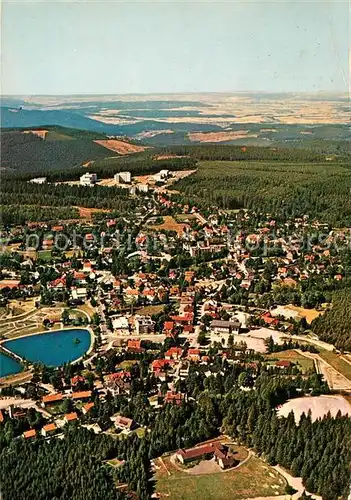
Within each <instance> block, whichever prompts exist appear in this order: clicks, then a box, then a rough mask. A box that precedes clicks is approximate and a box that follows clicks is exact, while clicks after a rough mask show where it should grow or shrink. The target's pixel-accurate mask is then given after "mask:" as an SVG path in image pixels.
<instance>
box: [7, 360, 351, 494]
mask: <svg viewBox="0 0 351 500" xmlns="http://www.w3.org/2000/svg"><path fill="white" fill-rule="evenodd" d="M221 371H222V373H218V374H217V375H212V376H211V377H209V378H206V377H204V376H203V374H202V373H200V372H198V371H197V368H196V367H193V368H192V370H191V372H190V374H189V376H188V377H187V379H185V380H184V381H181V384H182V385H184V387H183V389H185V390H186V392H187V394H188V397H189V398H190V400H189V402H184V403H183V404H182V405H181V406H177V405H166V406H165V407H163V409H161V410H160V412H159V413H158V414H157V415H156V416H155V413H154V412H153V410H152V408H151V407H150V406H149V403H148V400H147V398H146V397H145V395H144V394H145V390H146V389H147V387H146V386H145V385H144V383H143V382H142V380H141V379H136V380H135V381H134V383H133V388H132V393H131V395H132V398H131V400H130V401H129V402H128V401H127V400H126V399H125V397H124V396H117V397H115V398H114V399H113V398H109V399H108V402H106V403H100V402H96V408H95V409H94V412H95V416H97V417H98V419H99V420H98V421H99V423H100V424H101V425H102V426H103V425H104V421H106V419H108V418H109V415H111V414H113V412H114V411H116V410H118V411H121V412H122V413H123V414H124V415H126V416H132V417H133V418H135V419H137V420H138V421H139V422H140V423H142V424H144V425H147V426H149V427H150V429H151V432H150V433H147V434H146V435H145V437H144V438H141V439H139V438H138V437H137V436H135V435H134V436H131V437H129V438H128V439H122V440H116V439H113V438H110V437H108V436H105V435H94V434H93V433H90V432H89V431H87V430H85V429H78V428H75V427H74V426H73V427H72V428H68V429H66V430H65V438H64V439H63V440H59V439H52V440H50V442H45V441H41V440H39V439H37V440H36V441H35V442H34V443H24V442H23V441H22V439H13V435H14V427H13V425H14V424H13V423H12V422H7V423H5V424H2V425H1V426H0V442H1V448H2V451H1V455H0V459H1V463H2V467H1V469H0V481H1V484H2V495H3V499H4V500H9V499H12V498H13V491H14V488H15V490H16V492H17V496H16V498H18V499H19V500H20V499H23V500H31V499H33V500H34V499H35V500H39V499H42V500H46V499H47V498H56V499H70V500H78V499H79V500H81V499H82V500H83V499H84V500H89V499H91V500H93V499H94V500H95V499H97V498H107V499H117V500H118V499H121V498H124V495H123V494H122V493H121V490H116V489H115V488H114V484H116V482H117V481H118V482H119V484H128V485H129V489H130V490H132V491H135V492H136V493H137V496H138V498H140V499H142V500H145V499H147V498H150V495H151V494H152V490H153V483H152V482H150V481H149V479H150V459H152V458H154V457H157V456H160V455H161V454H163V453H164V452H167V451H171V450H176V449H178V448H180V447H189V446H192V445H194V444H196V443H197V442H200V441H202V440H205V439H208V438H211V437H214V436H216V435H218V434H219V433H220V432H221V431H222V432H225V433H227V434H229V435H230V436H232V437H233V438H235V439H236V440H237V441H238V442H240V443H243V444H246V445H248V446H252V447H254V449H255V450H256V452H257V453H258V454H259V455H262V456H263V457H265V458H266V459H267V461H268V462H269V463H270V464H272V465H274V464H277V463H279V464H281V465H283V466H285V467H287V468H288V469H289V470H290V471H291V472H292V474H293V475H297V476H302V478H303V480H304V484H305V486H306V488H307V489H308V490H309V491H311V492H315V493H318V494H320V495H322V496H323V499H325V500H336V499H337V498H339V497H341V496H344V497H346V496H347V494H348V488H349V470H348V467H349V462H350V459H351V455H350V453H351V446H350V444H351V421H350V419H349V418H348V417H342V416H340V415H338V416H337V417H336V418H331V417H330V416H327V417H325V418H323V419H322V420H317V421H315V422H312V420H311V417H310V415H307V416H306V415H305V416H303V417H302V420H301V422H300V425H296V423H295V421H294V417H293V415H292V414H290V415H289V416H288V417H287V418H278V417H277V415H276V412H275V407H276V405H278V404H282V403H283V402H284V401H286V400H287V399H288V398H291V397H296V396H297V395H301V394H303V393H304V392H305V393H310V392H311V391H312V394H320V393H321V392H322V393H323V392H326V391H327V390H328V389H327V386H326V385H325V384H323V383H322V382H321V380H320V376H318V375H313V376H311V377H309V378H308V379H303V378H301V377H300V376H298V377H295V378H293V379H292V378H289V379H288V378H285V377H281V376H274V375H273V376H272V375H269V374H267V373H265V372H264V371H262V372H261V374H260V375H259V376H258V378H257V380H256V383H255V387H256V390H255V391H251V392H243V391H242V390H241V389H240V387H239V384H240V383H241V382H240V381H241V380H242V376H241V378H240V375H242V373H246V376H245V378H246V379H247V378H248V379H250V377H251V374H250V371H249V372H243V367H241V366H240V365H233V366H232V367H229V366H228V365H226V366H223V367H222V370H221ZM298 391H300V392H298ZM301 391H302V392H301ZM114 457H117V458H119V459H120V460H125V461H126V463H125V464H124V465H122V466H120V467H119V468H117V469H114V470H113V469H112V468H110V467H109V466H108V465H107V464H105V465H104V464H103V461H105V460H107V459H109V458H114ZM48 471H50V473H49V474H48Z"/></svg>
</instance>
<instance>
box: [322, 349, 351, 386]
mask: <svg viewBox="0 0 351 500" xmlns="http://www.w3.org/2000/svg"><path fill="white" fill-rule="evenodd" d="M319 355H320V357H321V358H323V359H324V360H325V361H326V362H327V363H329V364H330V365H331V366H332V367H333V368H335V370H337V371H338V372H339V373H341V375H344V377H346V378H347V379H349V380H351V365H350V364H349V363H347V362H346V361H344V360H343V359H342V358H340V356H339V355H338V354H336V353H335V352H331V351H326V350H324V349H320V352H319Z"/></svg>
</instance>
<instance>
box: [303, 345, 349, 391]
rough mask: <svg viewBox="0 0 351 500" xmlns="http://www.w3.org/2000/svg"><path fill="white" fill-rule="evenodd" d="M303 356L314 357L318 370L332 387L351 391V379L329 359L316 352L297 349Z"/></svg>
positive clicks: (337, 389)
mask: <svg viewBox="0 0 351 500" xmlns="http://www.w3.org/2000/svg"><path fill="white" fill-rule="evenodd" d="M296 350H297V352H299V353H300V354H301V355H302V356H305V357H306V358H309V359H312V360H313V361H314V364H315V367H316V372H317V373H320V374H322V375H323V376H324V378H325V380H326V381H327V383H328V385H329V387H330V389H334V390H336V391H351V381H350V380H348V379H347V378H346V377H345V376H344V375H342V374H341V373H340V372H338V371H337V370H336V369H335V368H333V367H332V366H331V365H330V364H329V363H328V362H327V361H325V360H324V359H323V358H321V357H320V356H319V354H314V353H311V352H303V351H300V350H299V349H296Z"/></svg>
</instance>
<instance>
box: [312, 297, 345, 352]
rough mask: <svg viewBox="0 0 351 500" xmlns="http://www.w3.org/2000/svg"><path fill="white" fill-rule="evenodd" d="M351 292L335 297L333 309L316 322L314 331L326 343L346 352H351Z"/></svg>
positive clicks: (313, 325) (313, 326)
mask: <svg viewBox="0 0 351 500" xmlns="http://www.w3.org/2000/svg"><path fill="white" fill-rule="evenodd" d="M350 325H351V290H350V289H345V290H343V291H341V292H338V293H336V294H335V295H334V298H333V302H332V307H331V309H330V310H329V311H327V312H326V313H325V314H323V315H322V316H319V317H318V318H317V319H315V320H314V322H313V324H312V328H313V331H314V332H315V333H316V334H317V335H318V336H319V337H320V338H321V339H322V340H325V341H326V342H330V343H331V344H334V345H335V347H337V348H338V349H341V350H345V351H351V326H350Z"/></svg>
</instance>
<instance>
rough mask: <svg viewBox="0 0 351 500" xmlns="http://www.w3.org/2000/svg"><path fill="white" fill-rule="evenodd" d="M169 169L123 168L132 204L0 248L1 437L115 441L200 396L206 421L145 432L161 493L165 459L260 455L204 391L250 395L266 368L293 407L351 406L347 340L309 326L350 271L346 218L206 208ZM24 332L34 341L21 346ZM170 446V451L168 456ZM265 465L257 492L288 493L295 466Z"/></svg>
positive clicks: (182, 462)
mask: <svg viewBox="0 0 351 500" xmlns="http://www.w3.org/2000/svg"><path fill="white" fill-rule="evenodd" d="M187 175H192V172H187ZM174 176H175V173H173V172H171V171H168V170H162V171H160V172H159V173H158V174H155V175H152V176H150V178H151V177H152V180H151V182H146V183H144V184H140V185H141V186H144V187H143V188H142V189H139V188H138V187H137V186H139V183H135V181H134V179H133V177H132V175H131V174H130V172H121V173H117V174H116V175H115V177H114V182H115V183H118V184H122V185H125V186H126V187H127V188H128V189H129V196H131V197H134V200H135V203H136V209H135V211H134V213H130V214H129V215H128V214H123V215H122V216H118V215H116V216H114V217H111V213H109V212H108V211H98V210H97V211H95V212H94V211H93V210H92V211H91V214H90V217H86V218H81V219H77V220H55V221H53V222H52V223H51V222H50V221H46V222H40V221H38V222H28V223H27V224H26V225H24V226H21V225H13V226H6V227H5V228H4V230H3V233H2V243H3V252H2V254H1V257H0V266H1V275H0V278H1V279H0V296H1V298H0V305H1V319H0V335H1V343H0V351H1V352H0V354H1V356H2V360H4V361H2V363H1V370H2V373H1V375H2V378H1V379H0V384H1V385H0V387H1V399H0V408H1V410H0V422H1V424H2V429H3V434H2V435H1V436H2V437H1V439H2V440H5V442H6V441H8V440H10V439H13V438H15V439H18V440H21V439H22V440H25V441H26V442H32V441H37V440H45V441H49V442H50V441H52V440H56V439H65V436H66V437H67V436H68V435H71V434H70V433H75V432H77V429H86V430H88V431H89V432H91V433H93V434H96V435H106V436H108V437H112V438H113V439H115V440H118V442H123V443H130V442H131V441H129V440H132V439H134V437H133V436H137V437H138V439H139V440H140V442H142V441H143V440H145V439H153V438H152V436H153V435H156V437H155V438H154V439H156V440H157V439H159V440H161V441H162V439H164V438H162V439H161V438H160V437H159V438H157V436H158V433H159V432H160V430H159V427H160V421H161V420H162V419H166V420H167V419H169V418H170V414H169V411H168V410H167V408H174V407H176V408H179V410H182V409H183V410H182V411H185V412H187V411H189V408H192V411H195V407H196V408H197V409H196V411H197V412H198V411H201V408H202V405H205V404H206V405H209V408H208V410H206V411H208V415H207V416H206V417H204V418H205V420H203V419H202V417H201V418H200V417H199V419H198V422H197V424H196V425H199V424H200V423H202V425H203V426H204V428H203V429H202V430H200V429H198V431H197V432H195V434H191V433H189V431H187V432H188V434H186V435H185V436H183V437H180V436H179V435H178V437H177V436H172V437H170V438H169V442H167V441H166V442H162V444H159V445H158V447H157V446H156V444H154V453H153V457H154V458H153V460H152V462H151V468H152V474H154V475H155V476H156V478H158V479H159V485H160V486H159V489H157V490H156V493H155V495H156V496H160V497H162V495H165V494H166V492H167V491H168V490H167V488H168V487H169V486H168V485H167V481H166V480H165V478H164V474H165V473H166V474H168V475H172V474H173V473H176V474H178V473H180V474H183V475H184V474H185V475H186V471H187V469H189V467H190V469H189V471H191V470H192V468H194V470H197V469H196V467H197V468H199V471H200V473H201V474H203V473H204V471H205V470H207V469H206V467H209V466H208V465H206V464H207V463H209V461H210V462H211V467H210V468H209V469H208V471H207V472H208V473H212V474H213V473H218V471H220V470H222V471H224V470H226V471H227V470H230V471H232V472H230V473H231V474H232V473H233V474H235V473H240V467H241V463H243V464H244V463H246V461H247V460H252V461H254V460H258V459H256V458H254V457H253V456H252V452H251V451H248V450H247V449H246V448H245V447H244V446H243V445H244V444H245V443H250V439H251V438H250V439H249V438H248V437H247V436H246V434H245V433H244V434H243V430H239V431H237V430H235V425H234V424H229V421H228V416H227V417H225V412H224V410H222V413H223V420H222V422H220V421H218V410H216V405H217V404H218V403H215V402H214V401H213V399H212V396H211V397H210V396H209V395H207V396H206V393H207V392H209V394H213V395H215V394H219V395H220V394H222V395H223V397H224V394H226V393H227V392H228V391H230V388H231V387H235V388H236V389H235V390H236V391H237V397H238V398H239V399H240V398H241V397H242V396H241V395H243V396H245V395H247V398H249V394H251V393H255V392H257V391H260V389H259V387H261V391H262V386H264V385H265V384H267V381H265V377H268V379H267V380H268V381H269V378H270V377H275V378H278V380H280V381H281V383H282V384H283V387H284V389H282V391H283V390H288V389H287V385H289V387H290V388H289V391H290V394H291V395H293V394H294V392H295V393H296V394H295V397H296V399H292V400H291V401H293V405H292V406H291V407H290V406H289V410H292V411H293V413H294V414H295V418H299V416H300V415H301V414H302V413H303V412H304V413H305V414H307V413H308V412H310V416H311V418H312V421H315V420H317V419H321V418H323V416H324V415H326V414H329V415H332V416H336V415H337V414H341V415H347V414H350V413H351V412H350V410H351V406H350V404H349V402H348V401H349V400H348V399H347V397H349V395H350V394H351V379H350V377H349V375H348V374H349V364H350V356H349V354H347V349H343V348H342V347H340V348H339V349H338V350H336V349H335V347H334V346H333V345H332V344H331V343H328V342H326V341H324V340H323V337H322V338H319V336H318V335H317V334H316V333H314V328H313V325H315V324H316V322H318V318H319V317H321V316H322V315H323V314H324V313H325V311H326V310H328V307H329V302H330V291H331V290H337V289H338V288H339V287H340V288H341V287H342V282H343V280H344V279H345V276H346V275H347V265H349V264H348V263H347V262H346V260H345V258H346V257H345V255H347V252H346V250H347V249H348V247H349V240H348V238H349V234H348V232H347V231H346V230H344V229H334V228H330V227H329V226H328V225H327V224H323V223H320V222H318V221H314V220H310V219H309V217H308V216H306V217H303V218H286V220H285V221H284V222H283V223H282V221H281V220H280V221H278V220H276V219H274V218H273V217H272V215H271V214H269V213H257V212H255V211H252V210H248V209H245V210H244V209H238V210H225V209H222V208H219V207H213V208H212V209H211V210H210V209H207V210H202V209H200V208H198V207H197V206H196V205H189V204H184V203H182V202H181V201H180V200H179V196H177V192H174V190H173V186H172V182H171V183H170V182H169V179H172V178H173V179H174ZM167 180H168V183H167V184H166V185H165V184H164V183H165V182H166V181H167ZM31 182H34V183H37V184H41V183H45V182H46V180H45V178H44V179H43V178H35V179H32V181H31ZM97 183H98V179H97V176H96V174H93V173H91V174H84V175H83V176H82V177H81V178H80V184H81V185H84V186H87V185H89V186H91V187H92V188H93V189H98V188H95V187H94V186H95V185H96V184H97ZM133 186H134V187H133ZM135 186H136V187H135ZM160 186H162V188H161V187H160ZM71 333H72V335H73V336H72V335H70V334H71ZM65 335H66V336H68V337H67V338H66V336H65ZM84 335H85V336H84ZM86 335H87V338H88V341H87V345H86V348H85V347H84V346H85V342H86ZM53 337H55V339H56V341H57V342H58V344H57V349H60V345H59V343H60V337H61V339H62V342H66V343H65V344H63V345H64V347H63V348H62V349H63V356H64V358H62V359H61V358H60V362H58V361H56V364H55V362H50V361H49V358H47V356H48V354H50V344H49V341H52V339H53ZM45 339H47V343H45ZM64 339H65V340H64ZM67 339H68V340H67ZM21 342H26V346H27V347H28V345H29V344H28V342H32V344H33V346H34V347H33V352H32V351H31V354H30V355H29V354H27V351H26V354H24V353H23V347H22V349H21ZM81 348H82V349H83V348H84V349H85V350H84V349H83V351H81ZM344 351H345V352H344ZM78 352H79V356H78V357H77V355H76V353H78ZM28 353H29V351H28ZM61 354H62V353H61ZM200 395H201V397H200V399H198V397H199V396H200ZM304 395H308V396H309V397H308V398H305V397H302V396H304ZM347 395H348V396H347ZM297 396H301V397H297ZM343 396H346V398H344V397H343ZM213 397H214V396H213ZM272 398H273V399H272V400H273V401H274V402H275V406H276V407H278V406H279V408H278V410H277V415H280V417H282V416H287V414H288V413H289V412H287V411H286V408H285V405H289V404H290V403H291V401H290V402H289V403H285V397H284V396H283V397H282V396H278V395H274V396H272ZM239 399H238V401H239ZM206 401H207V402H206ZM205 402H206V403H205ZM284 403H285V404H284ZM232 404H234V403H232ZM185 408H188V410H185ZM230 408H232V409H229V410H228V411H229V415H231V418H234V419H235V417H234V414H233V411H234V410H233V408H234V406H233V407H230ZM160 419H161V420H160ZM226 419H227V420H226ZM216 421H217V423H216ZM184 425H185V424H184ZM237 425H239V422H238V424H237ZM245 432H246V431H245ZM148 436H149V437H148ZM150 436H151V437H150ZM228 436H233V438H232V439H230V438H229V437H228ZM245 436H246V437H245ZM161 441H160V442H161ZM198 443H199V445H198ZM195 445H198V446H195ZM169 451H173V455H172V456H171V458H169V456H168V455H166V457H165V458H162V457H161V456H162V454H163V453H164V452H169ZM114 453H115V456H111V457H109V459H108V460H107V463H108V464H109V467H110V468H111V469H113V470H114V471H116V474H117V477H118V483H119V484H120V485H121V486H122V488H124V489H126V490H127V491H128V489H132V490H133V489H134V490H135V488H137V489H138V488H139V491H138V494H139V495H140V496H142V491H143V490H142V488H147V486H145V485H144V486H143V487H142V486H141V485H139V486H136V484H135V481H134V480H133V479H132V478H131V476H130V477H129V476H128V474H127V473H126V472H123V471H125V469H126V467H128V458H126V457H127V455H128V453H127V452H125V451H124V452H123V451H122V450H119V452H118V450H116V451H115V452H114ZM160 457H161V458H160ZM280 463H281V462H280ZM194 464H195V465H194ZM204 464H205V465H204ZM256 466H257V467H258V468H262V464H260V463H258V462H257V464H256ZM241 470H244V468H242V469H241ZM272 471H273V472H272ZM272 471H269V470H268V471H266V473H265V477H266V479H267V481H268V478H269V477H270V476H269V474H271V477H270V481H268V483H269V485H270V486H269V487H267V488H268V490H267V491H265V494H268V493H269V488H271V490H270V491H271V492H273V491H278V492H280V494H283V493H287V492H288V489H286V488H287V486H286V484H288V485H290V484H291V481H293V480H294V478H293V477H292V476H289V475H287V473H286V472H282V471H279V470H278V469H277V470H275V471H274V470H273V469H272ZM297 472H298V471H297ZM260 473H262V474H264V471H263V470H261V472H260ZM228 477H229V476H228ZM233 477H234V476H233ZM271 483H272V484H271ZM308 484H309V485H310V486H309V487H310V488H311V489H312V492H313V491H316V489H317V488H316V485H315V484H312V483H308ZM294 487H295V486H294ZM289 488H292V486H289ZM304 488H305V487H302V486H301V487H300V488H298V489H297V490H296V491H299V493H300V494H302V493H303V491H304ZM275 489H276V490H275ZM289 491H290V490H289ZM317 491H318V490H317ZM259 492H260V490H259V489H258V491H257V495H258V493H259ZM267 492H268V493H267ZM323 498H324V497H323ZM331 498H332V497H331Z"/></svg>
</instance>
